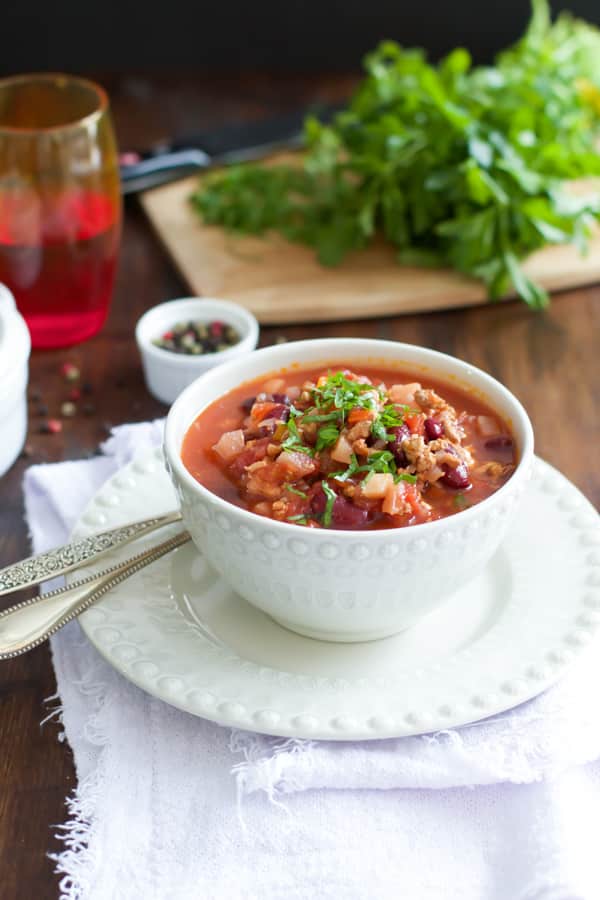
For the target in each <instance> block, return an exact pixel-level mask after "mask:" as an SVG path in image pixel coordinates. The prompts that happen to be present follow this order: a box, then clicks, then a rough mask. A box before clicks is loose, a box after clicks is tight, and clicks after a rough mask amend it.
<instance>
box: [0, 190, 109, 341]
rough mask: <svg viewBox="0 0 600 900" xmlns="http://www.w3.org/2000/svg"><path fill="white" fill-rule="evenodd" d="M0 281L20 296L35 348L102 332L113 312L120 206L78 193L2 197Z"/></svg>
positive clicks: (100, 198)
mask: <svg viewBox="0 0 600 900" xmlns="http://www.w3.org/2000/svg"><path fill="white" fill-rule="evenodd" d="M0 209H1V210H2V212H3V215H2V216H0V282H4V284H6V285H7V286H8V287H9V288H10V290H11V291H12V292H13V294H14V295H15V298H16V301H17V306H18V308H19V310H20V312H21V313H22V314H23V316H24V317H25V319H26V321H27V324H28V326H29V330H30V331H31V338H32V343H33V346H34V347H65V346H68V345H70V344H75V343H78V342H79V341H83V340H85V339H86V338H89V337H91V336H92V335H93V334H95V333H96V332H97V331H98V330H99V329H100V328H101V327H102V325H103V323H104V320H105V319H106V316H107V314H108V308H109V304H110V298H111V294H112V288H113V281H114V275H115V266H116V259H117V247H118V243H119V212H120V211H119V208H118V206H116V205H115V203H114V202H113V201H112V200H111V199H110V198H109V197H106V196H104V195H103V194H98V193H94V192H92V191H77V190H72V191H69V192H65V193H63V194H61V195H60V196H58V197H54V198H52V199H51V200H49V199H46V200H45V201H43V200H39V199H38V198H37V197H35V196H34V195H32V196H30V197H29V198H28V199H27V200H25V202H24V199H23V196H22V195H18V194H17V192H15V195H14V196H13V197H10V196H7V195H6V194H5V195H4V196H0Z"/></svg>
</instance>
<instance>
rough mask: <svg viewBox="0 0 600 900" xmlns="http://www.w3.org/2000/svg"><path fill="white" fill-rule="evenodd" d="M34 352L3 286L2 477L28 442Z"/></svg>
mask: <svg viewBox="0 0 600 900" xmlns="http://www.w3.org/2000/svg"><path fill="white" fill-rule="evenodd" d="M30 352H31V338H30V336H29V329H28V328H27V325H26V324H25V320H24V319H23V317H22V316H21V315H20V314H19V312H18V311H17V307H16V305H15V300H14V297H13V295H12V294H11V292H10V291H9V290H8V288H7V287H5V285H3V284H0V385H1V389H0V435H1V436H2V440H1V441H0V475H3V474H4V473H5V472H6V471H7V469H9V468H10V467H11V466H12V464H13V462H14V461H15V459H16V458H17V456H18V455H19V453H20V452H21V449H22V447H23V444H24V443H25V435H26V433H27V381H28V376H29V371H28V361H29V354H30Z"/></svg>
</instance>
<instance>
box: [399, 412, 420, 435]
mask: <svg viewBox="0 0 600 900" xmlns="http://www.w3.org/2000/svg"><path fill="white" fill-rule="evenodd" d="M404 421H405V422H406V424H407V425H408V427H409V428H410V433H411V434H424V433H425V416H422V415H421V414H420V413H418V414H417V415H415V416H404Z"/></svg>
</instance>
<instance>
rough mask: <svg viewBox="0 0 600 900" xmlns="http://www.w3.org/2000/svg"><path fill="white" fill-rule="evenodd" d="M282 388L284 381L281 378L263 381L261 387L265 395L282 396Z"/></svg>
mask: <svg viewBox="0 0 600 900" xmlns="http://www.w3.org/2000/svg"><path fill="white" fill-rule="evenodd" d="M284 388H285V381H284V380H283V378H270V379H269V380H268V381H265V383H264V385H263V391H264V392H265V394H282V393H283V390H284Z"/></svg>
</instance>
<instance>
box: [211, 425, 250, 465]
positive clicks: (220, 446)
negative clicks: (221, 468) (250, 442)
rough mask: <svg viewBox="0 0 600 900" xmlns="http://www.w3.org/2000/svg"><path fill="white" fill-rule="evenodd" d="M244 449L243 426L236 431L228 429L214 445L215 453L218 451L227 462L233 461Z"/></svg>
mask: <svg viewBox="0 0 600 900" xmlns="http://www.w3.org/2000/svg"><path fill="white" fill-rule="evenodd" d="M243 449H244V432H243V431H242V430H241V428H238V429H237V430H236V431H226V432H225V434H222V435H221V437H220V438H219V440H218V441H217V443H216V444H215V445H214V446H213V450H214V451H215V453H218V455H219V456H220V457H221V459H224V460H225V462H231V460H232V459H234V458H235V457H236V456H238V455H239V454H240V453H241V452H242V450H243Z"/></svg>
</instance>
